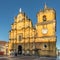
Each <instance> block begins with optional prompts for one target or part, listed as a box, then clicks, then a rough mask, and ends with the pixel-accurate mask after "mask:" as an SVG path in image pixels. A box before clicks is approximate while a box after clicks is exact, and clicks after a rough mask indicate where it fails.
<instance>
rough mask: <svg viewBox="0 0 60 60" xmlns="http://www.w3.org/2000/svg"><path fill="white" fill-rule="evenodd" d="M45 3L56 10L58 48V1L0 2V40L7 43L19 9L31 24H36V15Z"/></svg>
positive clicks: (59, 19)
mask: <svg viewBox="0 0 60 60" xmlns="http://www.w3.org/2000/svg"><path fill="white" fill-rule="evenodd" d="M45 2H46V4H47V6H48V7H50V8H54V9H55V10H56V21H57V28H56V35H57V47H58V48H60V27H59V26H60V7H59V6H60V0H0V40H5V41H8V39H9V30H10V29H11V24H12V23H13V21H14V16H16V15H17V14H18V13H19V9H20V8H22V10H23V12H25V13H26V15H27V16H28V17H29V18H30V19H31V20H32V22H33V24H36V21H37V18H36V14H37V12H39V11H40V9H43V7H44V4H45Z"/></svg>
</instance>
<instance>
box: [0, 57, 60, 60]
mask: <svg viewBox="0 0 60 60" xmlns="http://www.w3.org/2000/svg"><path fill="white" fill-rule="evenodd" d="M0 60H60V57H58V58H52V57H38V56H17V57H15V56H0Z"/></svg>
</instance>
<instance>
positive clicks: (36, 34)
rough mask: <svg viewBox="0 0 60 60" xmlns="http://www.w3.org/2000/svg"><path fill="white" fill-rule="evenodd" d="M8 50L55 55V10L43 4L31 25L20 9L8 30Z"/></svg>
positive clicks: (19, 52)
mask: <svg viewBox="0 0 60 60" xmlns="http://www.w3.org/2000/svg"><path fill="white" fill-rule="evenodd" d="M8 50H9V53H11V51H13V52H17V53H18V54H24V55H27V54H29V55H40V56H56V11H55V10H54V9H53V8H49V7H47V6H46V4H45V6H44V9H43V10H40V11H39V12H38V13H37V22H36V25H35V26H33V24H32V21H31V19H30V18H28V17H27V16H26V14H25V13H24V12H22V11H21V9H20V11H19V13H18V15H17V16H15V17H14V22H13V24H12V25H11V30H10V31H9V48H8Z"/></svg>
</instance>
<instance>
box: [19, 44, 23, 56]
mask: <svg viewBox="0 0 60 60" xmlns="http://www.w3.org/2000/svg"><path fill="white" fill-rule="evenodd" d="M18 54H19V55H21V54H22V46H21V45H18Z"/></svg>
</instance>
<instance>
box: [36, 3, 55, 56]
mask: <svg viewBox="0 0 60 60" xmlns="http://www.w3.org/2000/svg"><path fill="white" fill-rule="evenodd" d="M36 29H37V34H38V38H37V40H38V41H39V42H40V46H39V49H40V50H39V52H40V55H42V56H56V12H55V10H54V9H53V8H48V7H47V5H46V4H45V5H44V9H43V10H40V11H39V12H38V13H37V25H36Z"/></svg>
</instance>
